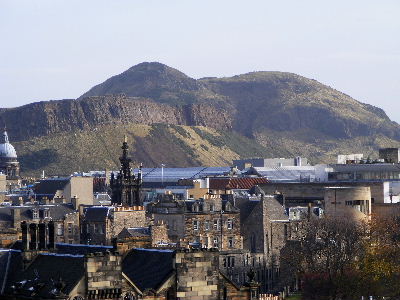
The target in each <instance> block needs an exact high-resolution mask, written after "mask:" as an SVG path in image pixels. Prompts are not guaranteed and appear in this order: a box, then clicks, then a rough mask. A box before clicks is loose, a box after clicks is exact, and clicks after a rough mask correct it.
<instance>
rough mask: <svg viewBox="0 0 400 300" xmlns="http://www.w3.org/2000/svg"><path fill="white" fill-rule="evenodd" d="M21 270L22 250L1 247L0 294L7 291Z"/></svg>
mask: <svg viewBox="0 0 400 300" xmlns="http://www.w3.org/2000/svg"><path fill="white" fill-rule="evenodd" d="M20 270H22V256H21V251H17V250H12V249H0V295H2V294H4V293H5V292H7V290H8V287H9V286H10V285H11V284H13V282H14V281H15V280H16V276H17V273H18V271H20Z"/></svg>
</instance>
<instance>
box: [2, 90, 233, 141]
mask: <svg viewBox="0 0 400 300" xmlns="http://www.w3.org/2000/svg"><path fill="white" fill-rule="evenodd" d="M0 118H1V119H2V120H4V122H5V123H6V124H7V127H8V130H9V131H10V134H11V136H12V138H13V140H14V141H23V140H26V139H29V138H32V137H37V136H45V135H48V134H54V133H61V132H69V131H73V130H77V129H81V130H90V129H94V128H96V127H98V126H101V125H110V124H143V125H151V124H157V123H163V124H175V125H193V126H196V125H201V126H206V127H212V128H216V129H222V130H230V129H231V127H232V124H231V118H230V115H229V111H228V110H226V109H223V108H217V107H215V106H212V105H210V104H205V103H193V104H186V105H179V106H177V105H168V104H163V103H157V102H155V101H153V100H151V99H145V98H137V97H136V98H133V97H126V96H124V95H117V96H112V95H111V96H99V97H88V98H83V99H79V100H60V101H48V102H38V103H32V104H28V105H25V106H21V107H17V108H12V109H6V110H3V111H1V112H0Z"/></svg>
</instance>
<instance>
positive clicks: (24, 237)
mask: <svg viewBox="0 0 400 300" xmlns="http://www.w3.org/2000/svg"><path fill="white" fill-rule="evenodd" d="M21 231H22V249H23V250H28V249H29V243H28V224H27V223H26V222H25V221H23V222H22V223H21Z"/></svg>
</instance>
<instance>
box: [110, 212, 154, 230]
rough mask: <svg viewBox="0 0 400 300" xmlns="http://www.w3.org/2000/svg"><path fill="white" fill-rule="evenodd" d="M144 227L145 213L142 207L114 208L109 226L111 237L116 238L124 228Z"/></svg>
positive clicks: (145, 223)
mask: <svg viewBox="0 0 400 300" xmlns="http://www.w3.org/2000/svg"><path fill="white" fill-rule="evenodd" d="M146 226H147V222H146V211H145V210H144V208H143V207H142V206H134V207H115V209H114V214H113V221H112V225H111V227H112V228H111V235H112V237H116V236H117V235H118V234H119V233H120V232H121V231H122V229H124V228H133V227H146Z"/></svg>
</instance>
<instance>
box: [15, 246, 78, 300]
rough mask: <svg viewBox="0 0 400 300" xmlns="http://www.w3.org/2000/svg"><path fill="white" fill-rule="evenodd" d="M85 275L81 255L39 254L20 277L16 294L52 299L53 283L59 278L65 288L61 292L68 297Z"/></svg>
mask: <svg viewBox="0 0 400 300" xmlns="http://www.w3.org/2000/svg"><path fill="white" fill-rule="evenodd" d="M84 275H85V266H84V257H83V255H76V256H74V255H67V254H50V253H47V254H40V255H38V256H37V257H36V258H35V260H34V261H33V262H32V263H31V264H30V265H29V267H28V268H27V269H26V270H25V271H24V272H23V273H22V274H21V275H20V277H19V279H18V280H19V281H18V283H17V285H16V287H17V289H16V292H17V294H18V295H20V296H25V297H26V296H31V295H32V294H33V293H34V292H36V293H37V296H39V297H42V298H45V299H52V298H54V291H53V290H54V288H55V287H54V285H53V281H57V280H59V279H60V278H61V280H62V281H63V282H64V284H65V287H64V288H63V289H62V292H63V293H64V294H66V295H68V294H69V293H70V292H71V291H72V290H73V288H74V287H75V286H76V285H77V284H78V282H79V281H80V280H81V279H82V277H83V276H84Z"/></svg>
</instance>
